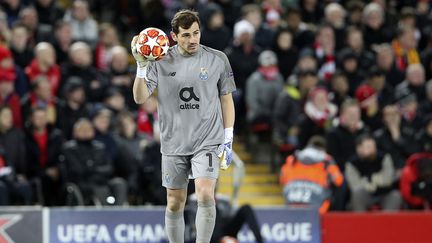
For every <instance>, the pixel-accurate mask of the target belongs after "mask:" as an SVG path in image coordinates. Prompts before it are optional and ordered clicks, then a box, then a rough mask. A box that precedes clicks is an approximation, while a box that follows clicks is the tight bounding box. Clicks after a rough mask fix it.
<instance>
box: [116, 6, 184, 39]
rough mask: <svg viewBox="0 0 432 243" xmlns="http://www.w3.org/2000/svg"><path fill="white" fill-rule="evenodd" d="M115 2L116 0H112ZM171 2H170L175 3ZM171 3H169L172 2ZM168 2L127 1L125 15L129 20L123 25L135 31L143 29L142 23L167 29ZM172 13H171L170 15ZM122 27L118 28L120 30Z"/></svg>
mask: <svg viewBox="0 0 432 243" xmlns="http://www.w3.org/2000/svg"><path fill="white" fill-rule="evenodd" d="M113 2H117V1H113ZM176 2H177V1H175V2H172V3H176ZM172 3H171V4H172ZM168 6H169V4H166V3H165V2H162V1H158V0H150V1H138V0H132V1H128V9H127V12H126V13H125V15H127V17H128V19H129V22H126V23H125V24H124V25H126V26H124V27H129V28H128V29H129V31H130V30H132V31H134V32H135V33H139V32H140V31H142V30H143V26H142V23H145V25H146V26H154V27H158V28H160V29H162V30H167V29H168V27H169V26H170V25H169V21H168V16H167V15H168V13H167V7H168ZM172 16H174V15H171V17H172ZM121 29H122V28H119V30H121Z"/></svg>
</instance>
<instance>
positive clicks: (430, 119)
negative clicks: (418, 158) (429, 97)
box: [415, 114, 432, 153]
mask: <svg viewBox="0 0 432 243" xmlns="http://www.w3.org/2000/svg"><path fill="white" fill-rule="evenodd" d="M423 124H424V125H423V128H422V129H421V130H420V131H418V133H417V134H416V137H415V141H416V142H417V145H419V148H418V152H420V153H423V152H427V153H432V114H428V115H426V116H425V117H424V118H423Z"/></svg>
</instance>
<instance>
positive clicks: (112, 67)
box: [108, 45, 137, 110]
mask: <svg viewBox="0 0 432 243" xmlns="http://www.w3.org/2000/svg"><path fill="white" fill-rule="evenodd" d="M133 72H135V71H133V70H132V67H131V66H130V65H129V55H128V52H127V50H126V48H124V47H123V46H119V45H118V46H114V47H113V48H112V50H111V61H110V63H109V70H108V79H109V80H110V86H113V87H115V88H117V89H118V90H120V92H121V93H122V95H123V97H124V98H125V101H126V105H127V107H128V108H129V109H131V110H136V109H137V104H136V103H135V101H134V100H133V97H132V96H131V95H130V91H131V89H132V84H133V76H132V75H133Z"/></svg>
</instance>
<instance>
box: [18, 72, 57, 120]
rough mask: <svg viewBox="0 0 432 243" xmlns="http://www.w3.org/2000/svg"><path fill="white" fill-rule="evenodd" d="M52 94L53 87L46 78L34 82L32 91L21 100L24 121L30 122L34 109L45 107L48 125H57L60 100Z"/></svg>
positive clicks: (39, 78)
mask: <svg viewBox="0 0 432 243" xmlns="http://www.w3.org/2000/svg"><path fill="white" fill-rule="evenodd" d="M51 92H52V91H51V85H50V83H49V81H48V79H46V77H38V78H37V79H36V80H34V82H33V84H32V89H31V91H30V92H29V93H27V94H26V95H25V96H24V97H23V98H22V99H21V105H22V111H23V117H24V121H28V117H29V115H30V112H31V110H32V109H33V108H35V107H43V108H44V109H46V113H47V118H46V119H47V123H48V124H50V125H55V124H56V122H57V104H58V99H57V97H56V96H54V95H53V94H52V93H51Z"/></svg>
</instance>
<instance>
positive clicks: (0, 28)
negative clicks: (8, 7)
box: [0, 9, 11, 45]
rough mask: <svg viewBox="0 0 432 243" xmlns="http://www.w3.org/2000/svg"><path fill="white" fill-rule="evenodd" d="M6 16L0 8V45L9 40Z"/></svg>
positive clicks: (5, 43) (7, 42)
mask: <svg viewBox="0 0 432 243" xmlns="http://www.w3.org/2000/svg"><path fill="white" fill-rule="evenodd" d="M7 18H8V15H7V14H6V13H5V12H4V11H3V10H1V9H0V45H8V44H9V42H10V40H11V30H10V29H9V25H8V20H7Z"/></svg>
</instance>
